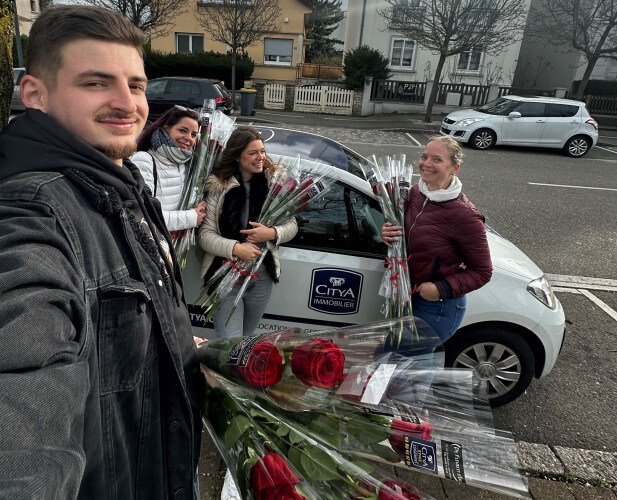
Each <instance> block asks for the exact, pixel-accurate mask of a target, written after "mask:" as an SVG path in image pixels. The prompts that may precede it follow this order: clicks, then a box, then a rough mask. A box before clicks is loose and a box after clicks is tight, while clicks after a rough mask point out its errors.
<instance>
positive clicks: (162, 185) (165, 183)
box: [131, 149, 197, 231]
mask: <svg viewBox="0 0 617 500" xmlns="http://www.w3.org/2000/svg"><path fill="white" fill-rule="evenodd" d="M150 155H152V156H150ZM153 157H154V160H155V161H156V172H157V176H158V178H157V181H156V193H154V171H153V165H152V158H153ZM131 161H132V162H133V163H134V164H135V165H136V166H137V167H138V168H139V171H140V172H141V175H142V176H143V178H144V180H145V181H146V185H147V186H148V187H149V188H150V190H151V191H152V192H153V193H154V197H155V198H156V199H157V200H159V201H160V202H161V208H162V209H163V217H164V219H165V224H167V229H169V230H170V231H179V230H181V229H189V228H192V227H195V226H197V212H196V211H195V210H193V209H190V210H178V205H180V199H181V198H182V188H183V186H184V180H185V178H186V164H185V163H181V164H180V165H178V164H177V163H172V162H171V161H170V160H169V159H167V158H165V157H164V156H161V155H160V154H157V153H156V152H154V151H153V150H152V149H151V150H150V151H138V152H137V153H135V154H134V155H133V157H132V158H131Z"/></svg>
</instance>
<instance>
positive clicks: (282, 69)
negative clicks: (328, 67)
mask: <svg viewBox="0 0 617 500" xmlns="http://www.w3.org/2000/svg"><path fill="white" fill-rule="evenodd" d="M221 3H222V1H221V0H218V1H217V0H212V1H204V2H196V1H192V2H191V6H190V8H189V9H188V10H187V12H185V13H184V14H182V15H180V16H178V17H177V18H176V23H175V26H174V28H173V29H172V30H171V31H170V33H169V34H168V35H167V36H164V37H157V38H152V49H154V50H158V51H161V52H167V53H175V52H179V53H196V52H201V51H206V52H207V51H210V50H212V51H214V52H221V53H225V52H227V51H228V50H229V47H228V46H227V45H225V44H222V43H220V42H217V41H214V40H212V39H211V38H210V37H209V36H208V33H206V31H205V28H204V27H203V26H201V25H200V24H199V20H198V16H197V10H198V9H200V10H205V11H207V10H208V9H216V8H219V7H220V4H221ZM279 3H280V7H281V15H280V19H279V20H278V30H279V31H277V32H274V33H271V34H267V35H265V36H264V37H263V39H262V40H260V41H259V42H258V43H257V44H255V45H253V46H251V47H248V48H247V50H246V52H247V53H248V55H249V56H250V57H251V59H252V60H253V61H254V62H255V71H254V72H253V76H252V80H253V81H262V82H276V83H283V82H292V81H295V80H296V69H297V65H298V64H302V63H303V62H304V49H305V46H306V45H307V39H306V31H307V27H310V24H309V23H310V22H311V16H310V14H311V13H312V11H313V9H312V7H311V6H310V3H309V2H308V1H305V0H279ZM204 76H206V75H204ZM230 83H231V82H226V84H230ZM241 85H242V82H238V87H240V86H241Z"/></svg>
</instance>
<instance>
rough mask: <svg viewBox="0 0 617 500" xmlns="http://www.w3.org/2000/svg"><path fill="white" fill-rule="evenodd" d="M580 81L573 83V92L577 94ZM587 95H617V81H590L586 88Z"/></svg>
mask: <svg viewBox="0 0 617 500" xmlns="http://www.w3.org/2000/svg"><path fill="white" fill-rule="evenodd" d="M580 83H581V81H580V80H575V81H573V82H572V92H573V93H575V94H576V91H577V90H578V86H579V85H580ZM585 95H617V81H614V80H613V81H611V80H589V81H588V82H587V87H586V88H585Z"/></svg>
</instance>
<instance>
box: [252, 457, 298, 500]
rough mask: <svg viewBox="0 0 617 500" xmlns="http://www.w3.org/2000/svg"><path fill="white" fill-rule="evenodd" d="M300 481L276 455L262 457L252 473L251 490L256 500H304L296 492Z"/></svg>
mask: <svg viewBox="0 0 617 500" xmlns="http://www.w3.org/2000/svg"><path fill="white" fill-rule="evenodd" d="M299 482H300V480H299V479H298V478H297V477H296V476H294V474H293V472H291V470H290V469H289V467H287V464H286V463H285V460H283V459H282V458H281V457H280V456H279V455H277V454H276V453H269V454H268V455H266V456H265V457H261V458H260V459H259V460H258V461H257V463H256V464H255V465H254V466H253V470H252V471H251V489H252V490H253V496H254V497H255V500H302V499H304V497H303V496H302V495H299V494H298V492H297V491H296V487H295V485H296V484H298V483H299Z"/></svg>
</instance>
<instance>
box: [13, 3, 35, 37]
mask: <svg viewBox="0 0 617 500" xmlns="http://www.w3.org/2000/svg"><path fill="white" fill-rule="evenodd" d="M15 5H16V6H17V18H18V20H19V34H20V35H27V34H29V33H30V28H31V27H32V23H34V20H35V19H36V18H37V16H38V15H39V14H40V13H41V7H40V4H39V0H16V1H15Z"/></svg>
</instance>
